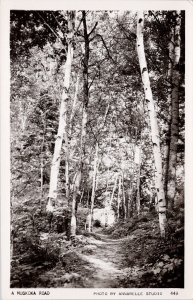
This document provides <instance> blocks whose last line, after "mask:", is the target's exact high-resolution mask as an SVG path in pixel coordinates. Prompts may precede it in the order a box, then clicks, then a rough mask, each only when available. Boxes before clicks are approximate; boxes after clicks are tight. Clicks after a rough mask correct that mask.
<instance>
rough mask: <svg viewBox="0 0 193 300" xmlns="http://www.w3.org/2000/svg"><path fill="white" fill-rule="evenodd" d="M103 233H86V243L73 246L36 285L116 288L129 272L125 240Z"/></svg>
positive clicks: (39, 278) (127, 238)
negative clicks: (63, 259) (126, 266)
mask: <svg viewBox="0 0 193 300" xmlns="http://www.w3.org/2000/svg"><path fill="white" fill-rule="evenodd" d="M129 239H132V237H126V238H124V239H116V240H115V239H111V238H110V237H109V236H107V235H104V234H102V233H95V234H92V235H90V236H88V237H86V241H87V243H85V242H84V243H83V246H82V247H75V248H74V250H70V253H71V254H70V256H68V254H67V256H66V258H65V261H64V263H58V264H57V265H56V266H55V267H54V268H53V269H51V270H49V271H46V272H44V274H42V275H41V276H39V277H38V278H37V282H36V283H37V287H42V286H43V287H45V286H46V287H64V288H116V287H120V286H119V280H118V279H120V280H121V279H123V278H124V277H125V276H126V275H128V269H126V268H125V241H126V240H127V241H128V240H129Z"/></svg>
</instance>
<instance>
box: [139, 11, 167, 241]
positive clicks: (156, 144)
mask: <svg viewBox="0 0 193 300" xmlns="http://www.w3.org/2000/svg"><path fill="white" fill-rule="evenodd" d="M143 30H144V13H143V11H139V12H138V15H137V53H138V59H139V65H140V71H141V77H142V82H143V88H144V93H145V100H146V103H147V106H148V112H149V118H150V124H151V138H152V143H153V153H154V161H155V178H156V190H157V196H158V205H159V225H160V233H161V236H162V237H165V235H166V224H167V219H166V199H165V192H164V183H163V174H162V157H161V149H160V136H159V129H158V122H157V116H156V111H155V104H154V100H153V94H152V90H151V86H150V80H149V73H148V68H147V62H146V57H145V49H144V38H143Z"/></svg>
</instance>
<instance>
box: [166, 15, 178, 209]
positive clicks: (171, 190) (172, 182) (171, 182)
mask: <svg viewBox="0 0 193 300" xmlns="http://www.w3.org/2000/svg"><path fill="white" fill-rule="evenodd" d="M180 31H181V14H180V11H176V24H175V34H174V62H173V74H172V94H171V102H172V105H171V106H172V110H171V131H170V132H171V137H170V146H169V147H170V153H169V170H168V184H167V200H168V207H169V208H170V209H173V208H174V198H175V193H176V163H177V146H178V135H179V125H178V122H179V85H180V71H179V63H180V54H181V53H180V44H181V38H180Z"/></svg>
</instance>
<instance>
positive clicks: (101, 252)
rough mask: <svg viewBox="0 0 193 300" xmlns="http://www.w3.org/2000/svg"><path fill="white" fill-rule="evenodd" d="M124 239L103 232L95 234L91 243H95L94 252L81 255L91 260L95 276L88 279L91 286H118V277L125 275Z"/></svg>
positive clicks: (90, 263) (88, 284) (88, 260)
mask: <svg viewBox="0 0 193 300" xmlns="http://www.w3.org/2000/svg"><path fill="white" fill-rule="evenodd" d="M125 240H128V238H124V239H117V240H115V239H110V238H109V237H108V236H106V235H103V234H99V233H97V234H95V238H92V239H91V244H92V245H95V246H96V248H95V249H94V251H93V253H91V254H88V255H84V254H81V257H82V258H83V259H84V260H86V261H87V262H89V265H90V268H92V270H93V276H91V277H90V278H88V279H87V283H86V285H87V287H88V288H89V287H90V288H110V287H111V288H113V287H117V279H118V278H121V277H123V276H124V275H125V272H126V269H124V262H125V260H124V241H125Z"/></svg>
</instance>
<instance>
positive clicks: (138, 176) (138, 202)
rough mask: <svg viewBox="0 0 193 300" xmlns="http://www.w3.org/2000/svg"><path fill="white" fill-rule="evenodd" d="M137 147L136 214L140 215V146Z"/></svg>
mask: <svg viewBox="0 0 193 300" xmlns="http://www.w3.org/2000/svg"><path fill="white" fill-rule="evenodd" d="M138 149H139V157H138V159H139V160H138V172H137V173H138V174H137V199H136V200H137V201H136V202H137V203H136V204H137V215H138V216H139V215H140V210H141V200H140V174H141V147H139V148H138Z"/></svg>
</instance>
